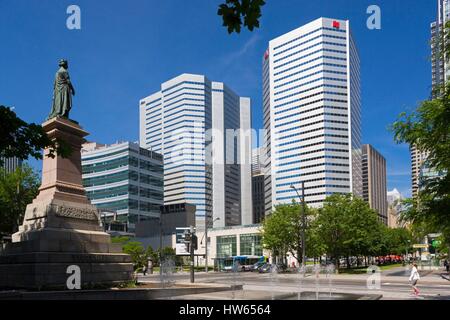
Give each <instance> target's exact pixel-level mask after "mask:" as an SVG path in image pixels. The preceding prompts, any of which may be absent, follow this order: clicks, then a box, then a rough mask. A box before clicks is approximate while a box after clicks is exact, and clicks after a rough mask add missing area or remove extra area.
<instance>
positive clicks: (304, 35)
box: [273, 27, 346, 56]
mask: <svg viewBox="0 0 450 320" xmlns="http://www.w3.org/2000/svg"><path fill="white" fill-rule="evenodd" d="M321 30H328V31H335V32H345V31H344V30H341V29H331V28H326V27H322V28H319V29H316V30H313V31H311V32H308V33H305V34H302V35H301V36H299V37H297V38H294V39H292V40H290V41H288V42H285V43H283V44H281V45H279V46H276V47H275V48H273V50H274V51H276V50H278V49H280V48H282V47H285V46H287V45H288V44H290V43H292V42H295V41H297V40H300V39H303V38H306V37H307V36H309V35H311V34H314V33H316V32H318V31H321ZM340 38H342V37H340ZM343 39H346V38H345V37H344V38H343ZM292 48H295V46H294V47H291V48H288V49H285V50H283V51H279V52H278V53H275V54H274V56H277V55H279V54H281V53H283V52H286V51H288V50H290V49H292Z"/></svg>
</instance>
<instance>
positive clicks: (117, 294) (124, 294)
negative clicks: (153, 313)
mask: <svg viewBox="0 0 450 320" xmlns="http://www.w3.org/2000/svg"><path fill="white" fill-rule="evenodd" d="M230 290H242V285H238V286H220V285H219V286H218V285H215V286H194V285H193V286H191V287H172V288H165V289H160V288H156V289H155V288H149V289H140V288H132V289H110V290H76V291H41V292H23V291H5V292H0V300H155V299H163V298H172V297H177V296H183V295H191V294H202V293H212V292H220V291H230Z"/></svg>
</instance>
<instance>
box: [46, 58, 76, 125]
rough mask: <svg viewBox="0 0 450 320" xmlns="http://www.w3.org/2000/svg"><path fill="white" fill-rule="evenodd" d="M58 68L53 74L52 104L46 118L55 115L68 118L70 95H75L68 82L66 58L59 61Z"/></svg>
mask: <svg viewBox="0 0 450 320" xmlns="http://www.w3.org/2000/svg"><path fill="white" fill-rule="evenodd" d="M59 67H60V68H59V70H58V71H57V72H56V75H55V83H54V86H53V105H52V111H51V113H50V115H49V117H48V119H52V118H55V117H63V118H67V119H68V118H69V112H70V110H71V109H72V95H75V89H74V88H73V86H72V82H70V76H69V72H68V71H67V69H69V63H68V62H67V60H64V59H62V60H60V61H59Z"/></svg>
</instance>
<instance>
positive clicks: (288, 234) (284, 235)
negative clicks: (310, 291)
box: [262, 201, 318, 263]
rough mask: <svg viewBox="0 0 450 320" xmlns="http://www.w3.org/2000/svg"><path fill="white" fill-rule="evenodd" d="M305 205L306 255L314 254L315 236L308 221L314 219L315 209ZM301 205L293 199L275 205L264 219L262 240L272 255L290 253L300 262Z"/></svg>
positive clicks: (315, 248)
mask: <svg viewBox="0 0 450 320" xmlns="http://www.w3.org/2000/svg"><path fill="white" fill-rule="evenodd" d="M305 207H306V217H307V218H306V220H307V226H306V232H305V238H306V239H305V242H306V255H307V256H309V257H312V256H316V254H317V251H318V250H317V247H316V243H317V242H316V241H314V239H315V238H316V237H317V235H316V233H315V232H314V230H313V228H312V225H311V224H310V223H309V221H311V220H313V219H314V215H315V210H313V209H311V208H308V207H307V206H305ZM302 210H303V209H302V206H301V205H300V204H298V203H296V202H295V201H293V203H292V204H282V205H278V206H275V210H274V211H273V212H272V213H271V214H270V215H269V216H268V217H266V218H265V219H264V221H263V225H262V242H263V245H264V247H266V248H268V249H270V250H272V252H273V254H274V255H277V256H279V257H284V256H285V255H286V253H288V252H289V253H290V254H291V255H292V256H293V257H294V258H295V259H296V260H297V261H298V262H299V263H301V262H302Z"/></svg>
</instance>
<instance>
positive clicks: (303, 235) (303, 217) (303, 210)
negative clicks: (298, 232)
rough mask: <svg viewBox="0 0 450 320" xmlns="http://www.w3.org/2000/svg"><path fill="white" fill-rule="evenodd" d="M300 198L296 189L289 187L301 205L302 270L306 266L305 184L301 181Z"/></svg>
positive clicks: (292, 186)
mask: <svg viewBox="0 0 450 320" xmlns="http://www.w3.org/2000/svg"><path fill="white" fill-rule="evenodd" d="M301 184H302V196H301V197H300V194H299V193H298V190H297V188H296V187H295V186H294V185H291V189H294V190H295V192H296V193H297V196H298V197H299V199H300V200H301V203H302V266H303V268H304V267H305V265H306V261H305V260H306V240H305V229H306V217H305V213H306V208H305V182H303V181H302V183H301Z"/></svg>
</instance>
